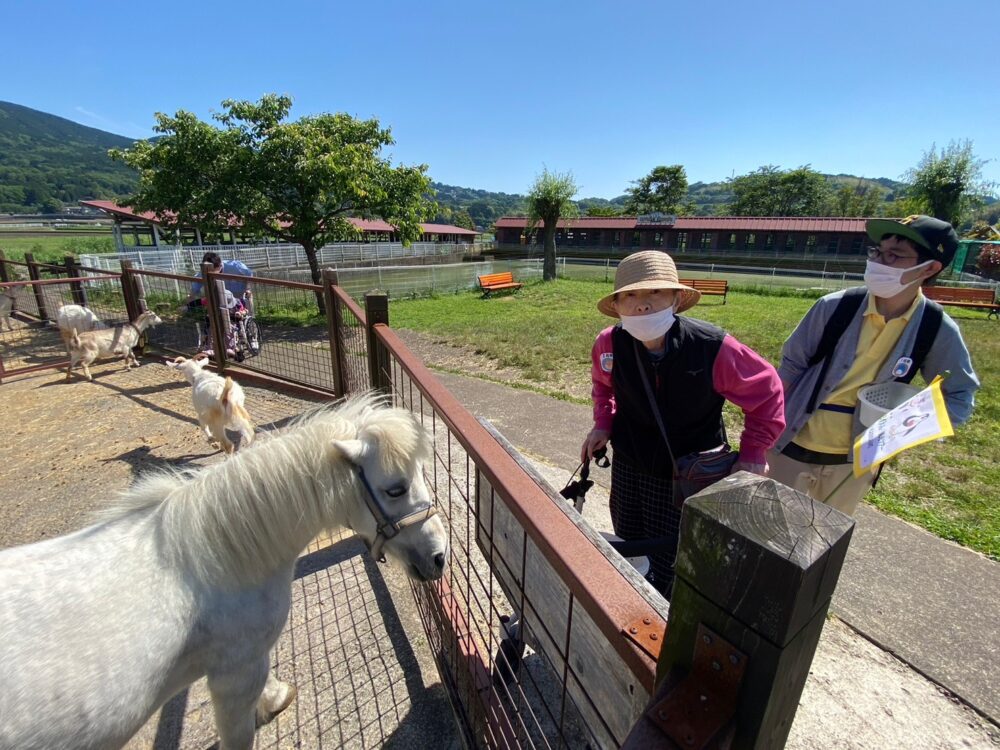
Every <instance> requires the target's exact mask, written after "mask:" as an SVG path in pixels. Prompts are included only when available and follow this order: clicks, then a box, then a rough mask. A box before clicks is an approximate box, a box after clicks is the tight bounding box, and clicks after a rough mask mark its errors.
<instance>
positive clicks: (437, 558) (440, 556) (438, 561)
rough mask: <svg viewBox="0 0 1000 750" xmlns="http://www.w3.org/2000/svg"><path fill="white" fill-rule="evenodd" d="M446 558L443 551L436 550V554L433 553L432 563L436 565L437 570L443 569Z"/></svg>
mask: <svg viewBox="0 0 1000 750" xmlns="http://www.w3.org/2000/svg"><path fill="white" fill-rule="evenodd" d="M447 559H448V558H447V556H446V555H445V554H444V552H438V553H437V554H436V555H434V565H435V566H436V567H437V569H438V570H444V564H445V561H446V560H447Z"/></svg>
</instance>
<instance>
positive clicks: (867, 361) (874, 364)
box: [794, 291, 923, 453]
mask: <svg viewBox="0 0 1000 750" xmlns="http://www.w3.org/2000/svg"><path fill="white" fill-rule="evenodd" d="M921 296H923V292H919V291H918V292H917V296H916V298H915V299H914V300H913V304H912V305H910V307H909V309H908V310H907V311H906V312H904V313H903V314H902V315H900V316H899V317H898V318H893V319H892V320H890V321H888V322H886V319H885V318H884V317H883V316H882V315H881V314H880V313H879V311H878V310H877V309H875V296H874V295H872V294H869V295H868V308H867V309H866V310H865V318H864V321H863V322H862V324H861V332H860V334H859V336H858V349H857V351H856V352H855V355H854V364H853V365H851V369H850V370H848V371H847V373H846V374H845V375H844V377H843V379H842V380H841V381H840V382H839V383H838V384H837V386H836V387H835V388H834V389H833V391H832V392H831V393H830V395H829V396H827V397H826V400H825V401H824V402H823V403H826V404H836V405H838V406H850V407H852V408H853V407H855V406H856V405H857V403H858V390H859V389H860V388H863V387H864V386H866V385H868V384H869V383H871V382H873V381H874V380H875V378H876V376H877V375H878V373H879V370H880V369H882V365H884V364H885V360H886V359H887V358H888V356H889V353H890V352H891V351H892V350H893V348H894V347H895V346H896V343H897V342H898V341H899V337H900V336H902V335H903V330H904V329H905V328H906V325H907V324H908V323H909V322H910V318H911V317H912V316H913V311H914V310H916V309H917V305H918V304H919V303H920V298H921ZM853 424H854V416H853V415H852V414H844V413H842V412H838V411H829V410H827V409H820V408H819V404H817V405H816V411H814V412H813V415H812V416H811V417H810V418H809V421H808V422H806V426H805V427H803V428H802V431H801V432H800V433H799V434H798V435H797V436H796V437H795V440H794V442H795V443H796V444H797V445H801V446H802V447H803V448H808V449H809V450H813V451H818V452H820V453H849V452H850V450H851V429H852V426H853Z"/></svg>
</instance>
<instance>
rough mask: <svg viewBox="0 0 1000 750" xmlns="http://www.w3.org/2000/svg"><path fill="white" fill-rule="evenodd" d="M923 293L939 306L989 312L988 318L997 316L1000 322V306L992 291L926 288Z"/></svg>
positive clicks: (961, 288) (959, 287) (952, 287)
mask: <svg viewBox="0 0 1000 750" xmlns="http://www.w3.org/2000/svg"><path fill="white" fill-rule="evenodd" d="M923 292H924V296H925V297H927V299H932V300H934V301H935V302H937V303H938V304H939V305H950V306H953V307H969V308H972V309H978V310H987V311H988V314H987V316H986V317H987V318H991V317H993V316H996V318H997V320H1000V304H998V303H997V300H996V293H995V292H994V291H993V290H992V289H975V288H973V287H963V286H958V287H956V286H925V287H924V288H923Z"/></svg>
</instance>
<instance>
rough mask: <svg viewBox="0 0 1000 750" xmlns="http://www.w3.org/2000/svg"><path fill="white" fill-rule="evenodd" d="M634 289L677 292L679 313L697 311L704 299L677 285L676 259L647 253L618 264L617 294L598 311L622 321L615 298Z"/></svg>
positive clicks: (629, 257) (656, 253) (650, 251)
mask: <svg viewBox="0 0 1000 750" xmlns="http://www.w3.org/2000/svg"><path fill="white" fill-rule="evenodd" d="M634 289H676V290H677V302H676V304H675V309H676V311H677V312H684V311H685V310H687V309H688V308H689V307H694V306H695V305H696V304H698V300H699V299H701V292H699V291H697V290H696V289H692V288H691V287H689V286H684V284H681V283H679V282H678V281H677V266H675V265H674V259H673V258H671V257H670V256H669V255H667V254H666V253H664V252H661V251H660V250H643V251H642V252H638V253H632V254H631V255H630V256H628V257H627V258H625V260H623V261H622V262H621V263H619V264H618V270H617V271H616V272H615V291H614V292H612V293H611V294H609V295H608V296H607V297H604V298H603V299H601V301H600V302H598V303H597V309H598V310H600V311H601V312H602V313H604V314H605V315H610V316H611V317H612V318H617V317H619V315H618V311H617V310H615V295H616V294H618V293H619V292H628V291H632V290H634Z"/></svg>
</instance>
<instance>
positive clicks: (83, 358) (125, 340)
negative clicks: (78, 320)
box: [60, 308, 163, 380]
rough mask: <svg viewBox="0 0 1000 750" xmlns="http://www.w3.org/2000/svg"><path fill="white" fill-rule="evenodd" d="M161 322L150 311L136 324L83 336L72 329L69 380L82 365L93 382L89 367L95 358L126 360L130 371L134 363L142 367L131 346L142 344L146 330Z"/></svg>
mask: <svg viewBox="0 0 1000 750" xmlns="http://www.w3.org/2000/svg"><path fill="white" fill-rule="evenodd" d="M64 309H66V308H62V310H64ZM62 310H60V312H62ZM88 312H89V311H88ZM162 322H163V321H162V320H160V318H159V316H158V315H157V314H156V313H154V312H152V311H150V310H147V311H146V312H144V313H143V314H142V315H140V316H139V317H138V318H136V320H135V322H134V323H126V324H125V325H120V326H115V327H114V328H105V329H101V330H97V331H86V332H85V333H80V332H79V331H77V330H76V329H75V328H74V329H71V333H70V338H69V342H68V346H69V367H68V368H67V370H66V380H69V379H70V377H72V374H73V368H74V367H76V365H77V362H79V363H80V364H82V365H83V372H84V373H85V374H86V376H87V380H93V379H94V378H93V377H92V376H91V374H90V366H89V365H90V364H91V363H92V362H93V361H94V360H95V359H104V358H107V357H114V356H120V357H124V358H125V369H126V370H131V369H132V363H135V364H136V365H138V364H139V360H137V359H136V358H135V355H134V354H133V353H132V347H134V346H137V345H138V344H139V338H140V337H141V336H142V332H143V331H145V330H146V329H147V328H152V327H153V326H155V325H159V324H160V323H162Z"/></svg>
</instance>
